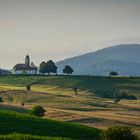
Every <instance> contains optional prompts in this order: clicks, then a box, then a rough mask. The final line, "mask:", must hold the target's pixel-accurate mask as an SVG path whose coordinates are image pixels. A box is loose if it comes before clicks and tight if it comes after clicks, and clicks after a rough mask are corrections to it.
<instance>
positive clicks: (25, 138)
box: [0, 133, 72, 140]
mask: <svg viewBox="0 0 140 140" xmlns="http://www.w3.org/2000/svg"><path fill="white" fill-rule="evenodd" d="M0 140H72V139H69V138H61V137H48V136H35V135H29V134H17V133H12V134H9V135H0Z"/></svg>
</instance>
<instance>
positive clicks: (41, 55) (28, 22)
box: [0, 0, 140, 68]
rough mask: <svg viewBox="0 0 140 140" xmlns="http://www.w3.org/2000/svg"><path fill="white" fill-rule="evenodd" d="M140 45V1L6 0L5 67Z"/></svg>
mask: <svg viewBox="0 0 140 140" xmlns="http://www.w3.org/2000/svg"><path fill="white" fill-rule="evenodd" d="M117 43H140V0H0V67H2V68H12V66H13V65H15V64H16V63H22V62H24V58H25V55H26V54H29V55H30V56H31V59H32V60H33V61H34V63H35V64H36V65H38V64H39V63H40V62H41V61H42V60H45V61H47V60H48V59H53V60H54V61H57V60H61V59H64V58H68V57H71V56H75V55H79V54H82V53H86V52H90V51H95V50H97V49H100V48H103V47H106V46H108V45H112V44H117Z"/></svg>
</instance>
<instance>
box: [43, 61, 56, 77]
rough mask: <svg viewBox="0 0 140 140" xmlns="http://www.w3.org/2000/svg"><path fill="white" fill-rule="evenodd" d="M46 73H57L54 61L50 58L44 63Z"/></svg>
mask: <svg viewBox="0 0 140 140" xmlns="http://www.w3.org/2000/svg"><path fill="white" fill-rule="evenodd" d="M46 73H48V75H49V74H50V73H57V66H56V65H55V63H54V62H53V61H52V60H49V61H48V62H47V63H46Z"/></svg>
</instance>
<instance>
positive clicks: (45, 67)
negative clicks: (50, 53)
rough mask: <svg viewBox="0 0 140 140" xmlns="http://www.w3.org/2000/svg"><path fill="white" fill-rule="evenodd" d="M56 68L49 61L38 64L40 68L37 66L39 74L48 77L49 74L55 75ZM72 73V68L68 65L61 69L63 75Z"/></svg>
mask: <svg viewBox="0 0 140 140" xmlns="http://www.w3.org/2000/svg"><path fill="white" fill-rule="evenodd" d="M57 68H58V67H57V66H56V65H55V63H54V62H53V61H52V60H49V61H47V62H45V61H43V62H41V63H40V66H39V72H40V73H41V74H43V75H44V74H46V73H47V74H48V75H50V73H55V74H57ZM73 72H74V70H73V68H72V67H71V66H69V65H66V66H65V67H64V69H63V73H64V74H67V75H69V74H72V73H73Z"/></svg>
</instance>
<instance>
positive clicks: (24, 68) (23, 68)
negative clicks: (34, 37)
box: [12, 55, 38, 74]
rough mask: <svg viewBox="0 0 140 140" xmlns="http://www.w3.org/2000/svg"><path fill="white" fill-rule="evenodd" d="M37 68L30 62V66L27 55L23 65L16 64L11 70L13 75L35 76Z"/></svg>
mask: <svg viewBox="0 0 140 140" xmlns="http://www.w3.org/2000/svg"><path fill="white" fill-rule="evenodd" d="M37 71H38V68H37V67H36V66H35V65H34V63H33V62H32V63H31V64H30V57H29V55H27V56H26V58H25V64H16V65H15V66H14V67H13V69H12V73H13V74H37Z"/></svg>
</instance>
